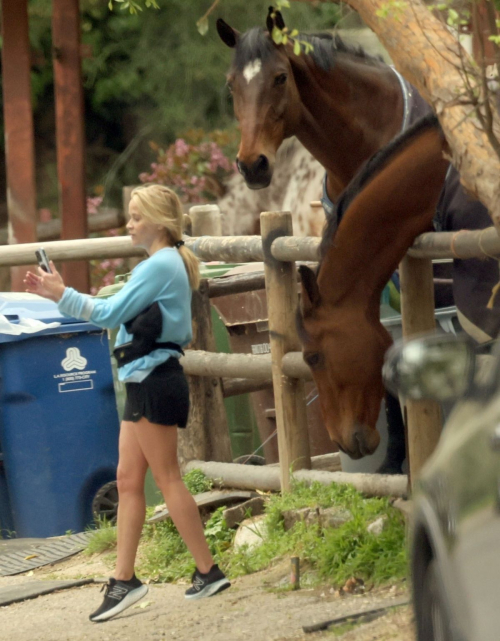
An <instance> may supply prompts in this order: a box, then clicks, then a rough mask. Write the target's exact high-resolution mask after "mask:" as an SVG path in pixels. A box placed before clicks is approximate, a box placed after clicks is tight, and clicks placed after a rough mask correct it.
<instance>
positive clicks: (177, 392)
mask: <svg viewBox="0 0 500 641" xmlns="http://www.w3.org/2000/svg"><path fill="white" fill-rule="evenodd" d="M125 390H126V392H127V400H126V402H125V411H124V413H123V420H124V421H133V422H134V423H136V422H137V421H139V420H140V419H141V418H142V417H144V418H147V419H148V421H149V422H150V423H156V424H158V425H177V427H186V424H187V419H188V413H189V388H188V383H187V380H186V376H185V375H184V370H183V369H182V365H181V364H180V363H179V360H178V359H177V358H175V357H171V358H169V359H168V361H165V363H162V364H161V365H158V367H155V369H154V370H153V371H152V372H151V373H150V374H149V375H148V376H147V377H146V378H145V379H144V380H143V381H141V382H140V383H125Z"/></svg>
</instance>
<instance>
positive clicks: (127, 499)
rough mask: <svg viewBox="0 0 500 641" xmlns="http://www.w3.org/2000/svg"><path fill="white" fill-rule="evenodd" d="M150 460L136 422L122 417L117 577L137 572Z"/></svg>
mask: <svg viewBox="0 0 500 641" xmlns="http://www.w3.org/2000/svg"><path fill="white" fill-rule="evenodd" d="M147 469H148V464H147V461H146V457H145V456H144V454H143V451H142V448H141V446H140V444H139V442H138V440H137V437H136V434H135V429H134V423H132V422H131V421H122V424H121V428H120V441H119V457H118V472H117V481H118V496H119V501H118V520H117V536H118V546H117V547H118V553H117V559H116V571H115V579H117V580H121V581H128V580H129V579H131V578H132V576H133V574H134V565H135V557H136V554H137V546H138V545H139V539H140V537H141V532H142V526H143V525H144V519H145V516H146V499H145V497H144V479H145V477H146V472H147Z"/></svg>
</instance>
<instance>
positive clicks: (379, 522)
mask: <svg viewBox="0 0 500 641" xmlns="http://www.w3.org/2000/svg"><path fill="white" fill-rule="evenodd" d="M386 521H387V514H384V515H382V516H380V517H379V518H378V519H375V521H373V522H372V523H370V525H369V526H368V527H367V528H366V529H367V531H368V532H370V534H375V536H378V535H379V534H382V532H383V531H384V527H385V524H386Z"/></svg>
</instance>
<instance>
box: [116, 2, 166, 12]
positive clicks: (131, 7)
mask: <svg viewBox="0 0 500 641" xmlns="http://www.w3.org/2000/svg"><path fill="white" fill-rule="evenodd" d="M114 2H116V3H118V4H120V5H121V7H120V9H121V10H122V11H127V9H128V11H129V13H131V14H137V13H139V11H142V10H143V8H144V7H143V6H142V4H143V3H144V6H145V7H146V9H151V8H153V9H159V8H160V6H159V5H158V3H157V2H156V0H109V2H108V8H109V10H110V11H113V9H114V5H113V3H114Z"/></svg>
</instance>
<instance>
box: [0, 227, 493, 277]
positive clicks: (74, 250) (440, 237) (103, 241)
mask: <svg viewBox="0 0 500 641" xmlns="http://www.w3.org/2000/svg"><path fill="white" fill-rule="evenodd" d="M319 244H320V239H319V238H310V237H309V238H298V237H295V236H289V237H282V238H277V239H276V240H275V241H274V242H273V244H272V246H271V253H272V255H273V257H274V258H275V259H276V260H279V261H284V262H288V261H290V262H291V261H313V262H315V261H317V260H318V247H319ZM186 245H187V246H188V247H189V248H190V249H191V250H193V252H194V253H195V254H196V255H197V256H198V258H199V259H200V260H203V261H207V262H208V261H213V260H220V261H224V262H239V263H250V262H261V261H263V260H264V253H263V251H262V238H261V237H260V236H200V237H198V238H186ZM39 246H40V243H25V244H22V245H3V246H0V267H12V266H17V265H31V264H32V263H33V253H34V251H35V249H38V247H39ZM44 247H45V249H46V251H47V253H48V254H49V256H50V258H51V259H52V260H54V261H67V260H93V259H102V258H129V257H135V256H138V257H145V252H144V251H143V250H142V249H139V248H135V247H133V246H132V243H131V241H130V238H129V237H128V236H119V237H113V238H84V239H81V240H56V241H49V242H46V243H44ZM408 254H409V255H410V256H413V257H415V258H484V257H485V256H490V257H500V238H499V237H498V236H497V235H496V230H495V228H494V227H488V228H487V229H483V230H482V231H469V230H463V231H459V232H432V233H427V234H422V235H421V236H419V237H418V238H417V239H416V240H415V243H414V245H413V246H412V247H411V248H410V249H409V250H408Z"/></svg>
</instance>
